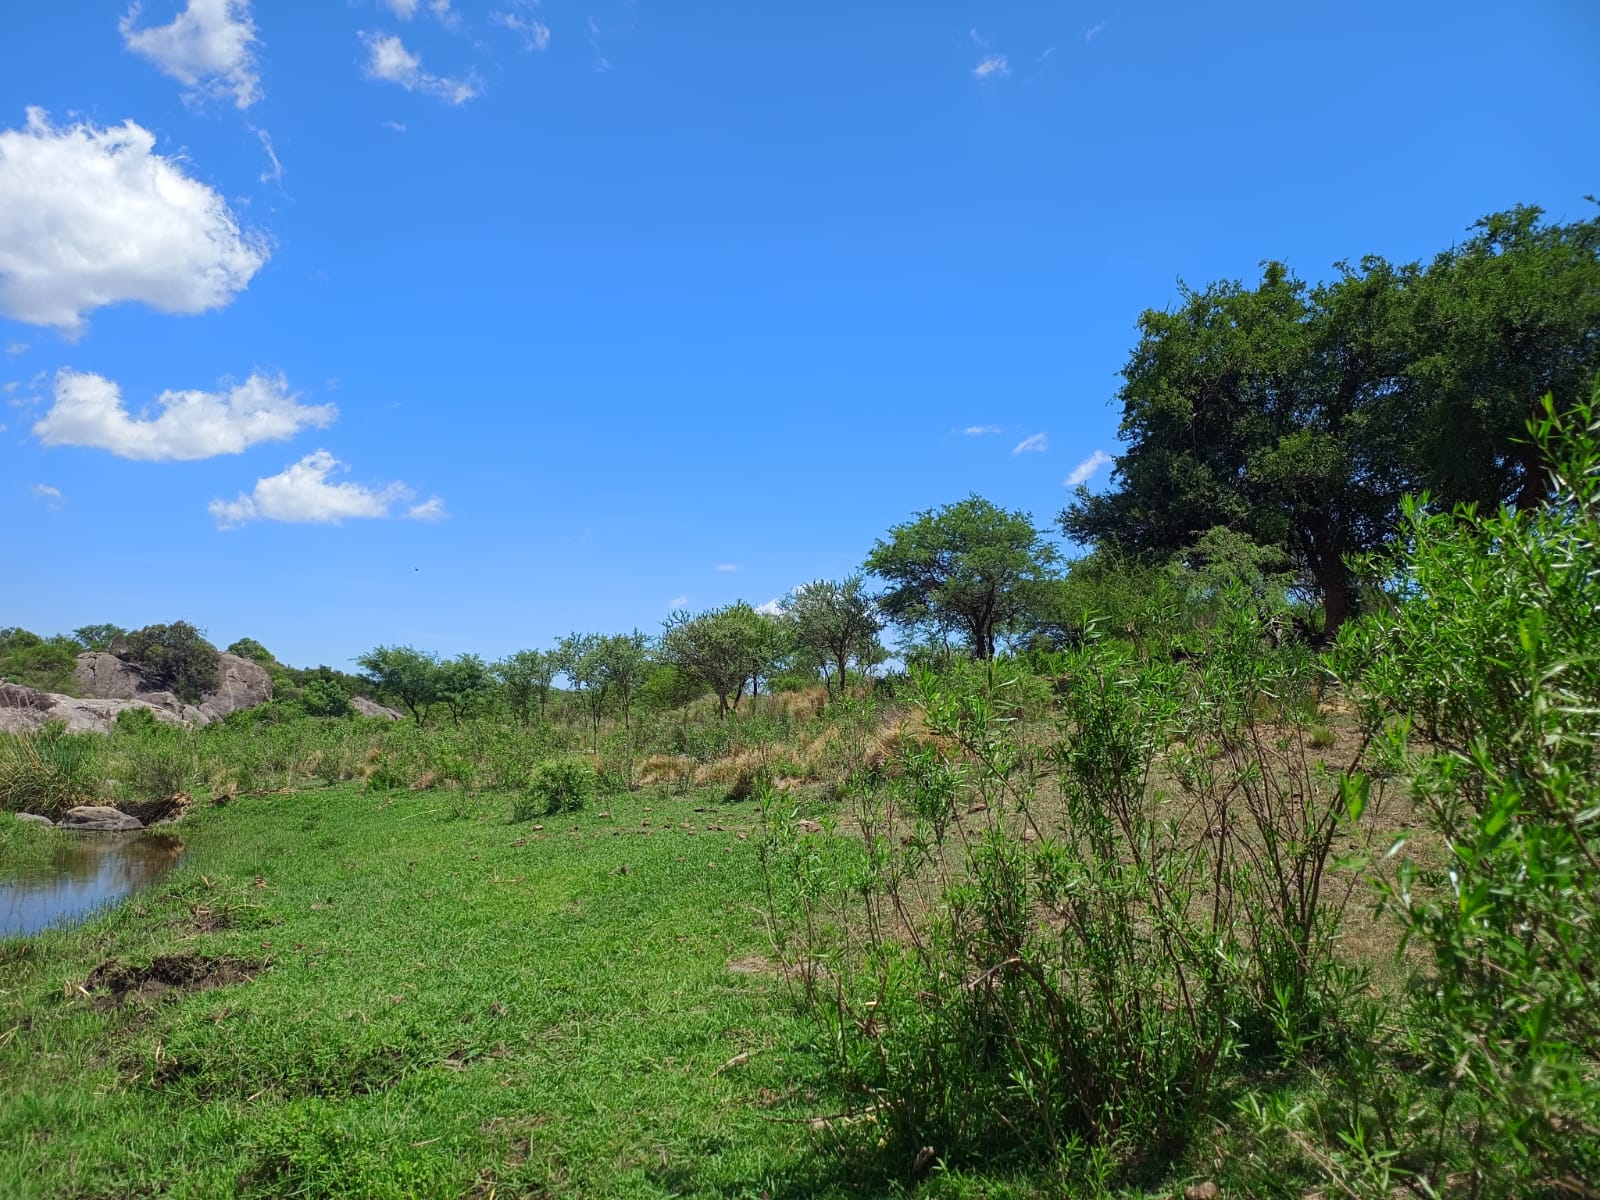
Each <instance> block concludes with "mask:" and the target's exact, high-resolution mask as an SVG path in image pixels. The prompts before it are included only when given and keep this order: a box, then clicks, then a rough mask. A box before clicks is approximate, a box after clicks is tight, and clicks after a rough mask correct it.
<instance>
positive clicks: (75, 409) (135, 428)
mask: <svg viewBox="0 0 1600 1200" xmlns="http://www.w3.org/2000/svg"><path fill="white" fill-rule="evenodd" d="M156 408H157V410H158V411H157V412H156V413H155V414H154V415H151V414H148V413H140V414H138V415H137V416H136V415H134V414H132V413H130V412H129V411H128V409H127V407H126V406H125V405H124V404H123V402H122V389H121V388H119V387H118V386H117V385H116V384H115V383H113V382H112V381H111V380H109V379H106V378H105V377H104V376H101V375H94V374H90V373H87V372H79V371H71V370H62V371H60V372H58V373H57V374H56V382H55V402H54V403H53V404H52V405H51V406H50V411H49V412H47V413H45V415H44V416H43V417H41V418H40V419H39V420H38V421H37V422H36V423H35V424H34V426H33V432H34V434H35V435H36V436H37V437H38V438H39V440H40V441H41V442H43V443H44V444H45V445H47V446H92V447H94V448H95V449H98V450H109V451H110V452H111V453H112V454H115V455H116V456H117V457H119V458H133V459H140V460H142V461H145V462H160V461H170V460H191V459H197V458H212V457H214V456H216V455H219V454H239V453H241V452H242V451H244V450H247V449H248V448H249V447H251V446H254V445H256V444H257V443H259V442H274V441H283V440H285V439H286V438H290V437H293V436H294V435H295V434H296V433H298V432H299V431H300V430H302V429H305V428H307V427H314V428H317V429H325V428H326V427H327V426H329V425H330V424H332V423H333V420H334V418H335V417H336V416H338V410H337V409H335V408H334V406H333V405H331V404H301V403H300V401H299V397H298V396H296V395H295V394H294V393H293V392H291V391H290V390H289V383H288V381H287V380H286V379H284V378H283V376H281V375H278V376H270V375H260V374H256V375H251V376H250V378H248V379H246V380H245V381H244V382H243V383H240V384H234V385H233V386H230V387H225V388H224V389H223V390H221V391H215V392H202V391H187V392H178V391H166V392H162V393H161V394H160V395H159V396H157V397H156Z"/></svg>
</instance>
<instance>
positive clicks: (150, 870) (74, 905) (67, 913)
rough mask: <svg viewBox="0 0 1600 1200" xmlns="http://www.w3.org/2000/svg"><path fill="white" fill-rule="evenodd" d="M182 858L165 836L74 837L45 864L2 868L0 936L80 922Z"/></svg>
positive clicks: (180, 845)
mask: <svg viewBox="0 0 1600 1200" xmlns="http://www.w3.org/2000/svg"><path fill="white" fill-rule="evenodd" d="M182 857H183V842H182V841H180V840H179V839H178V838H176V837H174V836H173V835H171V834H167V833H135V834H75V835H73V837H72V838H71V839H70V840H64V841H63V843H62V845H61V846H60V847H59V848H58V849H57V850H56V852H55V854H54V856H53V857H52V859H51V861H50V864H49V865H48V866H41V865H29V866H26V867H23V868H21V869H7V868H5V867H4V866H3V865H0V937H23V936H26V935H27V934H30V933H37V932H39V930H41V929H45V928H47V927H49V926H51V925H63V924H69V923H71V922H73V921H81V920H83V919H84V918H85V917H87V916H89V915H90V914H91V913H93V912H95V911H96V910H97V909H100V908H103V907H105V906H106V905H108V904H113V903H115V902H116V901H118V900H121V899H123V898H124V897H126V896H128V895H131V894H132V893H133V892H136V891H138V890H139V889H140V888H142V887H145V886H147V885H149V884H151V883H154V882H155V881H156V880H157V879H159V878H161V876H163V875H165V874H166V873H167V872H168V871H170V870H171V869H172V868H173V867H175V866H176V865H177V864H178V860H179V859H181V858H182Z"/></svg>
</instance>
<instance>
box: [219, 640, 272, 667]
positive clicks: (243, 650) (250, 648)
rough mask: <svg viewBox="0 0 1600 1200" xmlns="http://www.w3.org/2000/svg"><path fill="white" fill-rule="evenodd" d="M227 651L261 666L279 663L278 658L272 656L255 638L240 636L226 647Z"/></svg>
mask: <svg viewBox="0 0 1600 1200" xmlns="http://www.w3.org/2000/svg"><path fill="white" fill-rule="evenodd" d="M228 653H229V654H236V655H238V656H239V657H240V658H247V659H249V660H250V661H251V662H253V663H256V664H258V665H260V666H263V667H275V666H278V665H279V663H278V660H277V659H276V658H274V657H273V656H272V651H270V650H268V649H267V648H266V647H265V646H263V645H262V644H261V643H260V642H258V641H256V640H255V638H248V637H247V638H240V639H239V640H238V641H236V642H234V643H233V645H231V646H229V647H228Z"/></svg>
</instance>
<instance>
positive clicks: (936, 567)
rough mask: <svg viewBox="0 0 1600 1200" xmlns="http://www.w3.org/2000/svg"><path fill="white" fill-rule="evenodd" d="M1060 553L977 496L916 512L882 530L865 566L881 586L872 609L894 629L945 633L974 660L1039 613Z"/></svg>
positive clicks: (1029, 524) (1023, 516)
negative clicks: (960, 639) (955, 636)
mask: <svg viewBox="0 0 1600 1200" xmlns="http://www.w3.org/2000/svg"><path fill="white" fill-rule="evenodd" d="M1059 558H1060V555H1059V554H1058V552H1057V551H1056V548H1055V547H1054V546H1053V545H1051V544H1050V543H1049V542H1047V541H1046V540H1045V539H1044V536H1043V535H1042V534H1041V533H1040V532H1039V531H1038V530H1037V529H1035V528H1034V526H1033V518H1032V517H1030V516H1029V515H1028V514H1027V513H1025V512H1007V511H1005V510H1004V509H1002V508H998V507H996V506H995V505H993V504H991V503H990V502H989V501H987V500H985V499H983V498H982V497H981V496H969V497H967V498H966V499H965V500H961V501H958V502H957V503H955V504H947V505H945V506H944V507H942V508H938V509H929V510H927V511H926V512H921V513H918V514H917V515H916V516H915V517H913V518H912V519H911V520H910V521H907V522H906V523H905V524H903V525H896V526H895V527H894V528H893V529H891V530H889V536H888V538H887V540H885V539H879V541H878V542H877V543H876V544H875V545H874V546H873V548H872V553H871V554H869V555H868V556H867V561H866V569H867V570H868V571H870V572H871V573H872V574H874V575H877V576H878V577H879V578H881V579H884V580H886V581H888V584H889V587H888V590H887V591H885V592H884V593H883V594H882V595H880V596H879V597H878V599H877V603H878V607H879V608H880V609H881V610H882V611H883V613H884V614H885V615H886V616H888V617H889V618H890V619H891V620H894V621H897V622H899V623H900V624H902V625H906V626H910V627H914V628H925V629H931V630H934V631H940V632H944V631H952V632H956V633H959V634H961V635H962V636H964V637H965V638H966V640H967V643H968V646H969V647H970V649H971V651H972V653H973V654H974V655H975V656H977V657H978V658H981V659H991V658H993V657H994V655H995V649H996V645H997V642H998V639H999V638H1001V637H1003V636H1005V635H1006V634H1009V633H1015V632H1020V631H1021V630H1022V629H1023V628H1025V627H1026V626H1027V625H1028V624H1029V622H1030V621H1031V620H1032V619H1033V617H1034V615H1035V614H1036V613H1037V612H1038V611H1039V606H1040V603H1041V599H1042V589H1044V588H1045V587H1047V586H1048V583H1049V581H1050V580H1051V579H1052V578H1053V577H1054V572H1055V566H1056V563H1057V561H1058V560H1059Z"/></svg>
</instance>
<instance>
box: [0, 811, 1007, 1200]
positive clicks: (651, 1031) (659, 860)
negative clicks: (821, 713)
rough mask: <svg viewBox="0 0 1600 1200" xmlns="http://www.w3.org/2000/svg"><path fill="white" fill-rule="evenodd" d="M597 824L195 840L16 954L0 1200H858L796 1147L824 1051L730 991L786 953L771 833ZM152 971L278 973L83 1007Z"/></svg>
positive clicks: (754, 999)
mask: <svg viewBox="0 0 1600 1200" xmlns="http://www.w3.org/2000/svg"><path fill="white" fill-rule="evenodd" d="M607 803H608V802H606V801H601V802H599V803H597V804H594V805H591V807H590V808H589V810H588V811H586V812H582V813H579V814H574V815H569V816H563V817H559V818H550V819H546V820H544V821H543V825H544V828H543V829H542V830H536V829H535V828H534V825H535V824H536V823H523V824H511V823H509V822H508V820H507V816H508V814H509V812H510V808H511V801H510V798H509V797H506V798H501V799H493V800H489V799H481V798H480V799H476V800H472V801H469V802H462V801H460V800H459V799H457V800H452V799H451V798H449V797H446V796H442V795H440V794H437V793H434V794H427V793H413V792H403V793H395V794H392V795H384V794H373V793H367V792H362V791H360V790H358V789H356V788H355V787H350V786H345V787H339V788H335V789H331V790H325V791H308V792H300V793H297V794H289V795H277V796H260V797H252V798H245V799H240V800H238V801H236V802H235V803H233V804H231V805H229V806H227V807H224V808H217V809H212V808H205V809H203V810H198V811H195V812H193V813H191V814H190V816H189V817H187V818H186V819H185V820H184V822H183V824H182V825H181V826H179V827H178V828H179V830H180V831H181V832H182V835H183V836H184V837H185V839H186V840H187V843H188V848H189V849H188V855H187V858H186V859H185V861H184V862H183V864H182V865H181V866H180V867H178V868H177V869H175V870H174V871H173V872H172V873H171V874H169V875H167V876H166V877H165V878H164V879H162V880H161V881H160V882H158V883H157V884H155V885H154V886H153V887H152V888H150V889H149V890H147V891H145V892H143V893H141V894H139V895H138V896H136V897H135V898H134V899H133V900H132V901H130V902H129V903H128V904H126V905H124V906H123V907H122V908H120V909H117V910H115V911H113V912H111V913H109V914H106V915H104V916H101V917H99V918H97V919H95V920H93V921H92V922H90V923H88V924H86V925H83V926H80V927H77V928H74V929H70V930H64V931H54V932H49V933H46V934H44V935H41V936H39V937H36V938H33V939H28V940H26V941H20V940H13V941H9V942H0V1079H4V1081H5V1087H4V1088H3V1089H0V1196H8V1197H12V1196H15V1197H34V1196H38V1197H45V1196H49V1197H63V1196H81V1197H89V1196H129V1195H138V1196H144V1195H159V1196H205V1197H215V1196H227V1195H250V1196H370V1197H386V1196H417V1195H428V1196H452V1195H476V1196H483V1197H487V1196H490V1195H494V1196H498V1197H507V1196H538V1195H546V1194H549V1195H574V1194H579V1195H606V1196H665V1195H718V1196H730V1197H731V1196H750V1197H757V1196H762V1195H764V1194H765V1195H770V1196H800V1195H812V1194H827V1193H836V1194H852V1193H853V1192H854V1189H853V1188H852V1186H851V1184H850V1183H849V1182H848V1179H849V1176H850V1172H849V1171H847V1170H846V1169H845V1166H844V1163H843V1161H842V1160H841V1159H840V1157H839V1156H838V1155H837V1154H835V1153H833V1152H831V1151H830V1150H829V1148H828V1147H826V1146H823V1145H821V1144H820V1143H819V1141H818V1139H817V1137H816V1135H814V1134H812V1133H811V1132H810V1131H809V1129H808V1128H807V1126H806V1124H805V1122H804V1119H805V1118H807V1117H811V1116H815V1115H818V1114H825V1113H831V1112H834V1111H836V1109H835V1108H834V1107H832V1106H833V1105H835V1104H837V1097H836V1096H833V1095H831V1094H830V1093H829V1091H828V1088H827V1085H826V1083H825V1082H824V1080H825V1078H826V1069H825V1068H826V1064H825V1062H824V1056H823V1054H822V1053H821V1052H820V1051H819V1050H818V1049H817V1048H816V1047H815V1046H814V1045H813V1044H812V1043H813V1038H814V1037H815V1033H814V1031H813V1029H812V1027H810V1026H808V1025H806V1024H804V1023H803V1022H801V1021H799V1020H798V1018H796V1017H795V1016H794V1013H793V1010H792V1009H791V1008H790V1006H789V1004H788V1002H787V1000H786V998H785V995H784V989H783V985H782V983H781V981H780V980H778V979H775V978H773V977H772V976H770V975H767V974H760V973H757V974H743V973H737V972H733V971H730V970H729V963H730V961H734V960H739V959H741V958H745V957H747V956H750V955H759V954H762V953H763V952H764V951H765V950H766V944H765V939H764V935H763V933H762V924H761V920H760V917H759V912H758V909H759V906H760V903H761V885H760V873H759V866H758V863H757V851H756V843H757V834H756V832H755V830H754V826H755V822H756V813H755V809H754V807H753V806H752V805H743V806H735V805H728V806H717V805H716V804H715V802H713V801H711V800H707V799H704V798H695V797H688V798H681V799H673V800H663V799H660V798H659V797H652V796H648V795H646V794H644V793H640V794H638V795H634V796H631V797H627V798H618V799H615V800H613V801H611V802H609V803H610V808H609V815H608V816H607V815H602V812H601V811H600V810H603V809H605V808H606V807H607ZM700 807H707V808H708V811H704V812H696V811H694V810H695V809H696V808H700ZM647 808H649V809H653V810H654V811H646V809H647ZM646 820H649V821H650V822H652V823H651V824H650V825H649V826H646V825H644V824H643V822H644V821H646ZM680 823H689V824H692V826H693V829H692V831H691V830H685V829H682V828H680V827H679V826H680ZM708 823H709V824H720V825H723V826H726V830H725V831H722V832H717V831H709V830H707V829H706V828H705V827H706V825H707V824H708ZM7 824H8V825H9V824H10V823H9V822H7ZM647 828H648V829H649V830H651V831H652V832H651V833H649V834H648V835H646V834H645V833H644V832H643V831H644V830H645V829H647ZM740 830H748V831H749V837H748V839H747V840H741V839H740V838H739V837H738V831H740ZM22 832H26V831H16V832H13V831H11V830H9V829H0V838H4V839H5V841H4V842H3V844H0V848H4V847H9V846H10V845H11V842H12V840H13V839H14V838H15V837H16V836H17V834H18V833H22ZM523 839H527V840H526V841H525V842H524V844H522V845H516V844H514V843H516V842H518V841H522V840H523ZM157 955H202V956H230V957H231V958H232V959H234V960H237V961H238V962H240V963H244V964H247V965H248V964H255V963H261V964H264V969H262V970H260V971H259V973H255V974H254V977H253V978H249V979H247V980H242V981H238V982H234V983H231V984H229V985H227V986H223V987H216V988H206V989H192V988H175V989H173V990H170V991H167V992H166V993H164V994H161V995H130V996H128V997H126V998H125V999H124V1000H123V1001H122V1002H121V1003H116V1004H112V1003H110V1002H109V1000H108V998H107V997H106V996H105V994H104V992H103V991H98V992H97V991H95V989H93V988H91V989H90V991H91V992H95V994H94V995H86V994H85V993H84V992H83V991H82V990H80V985H82V984H84V983H85V981H86V980H87V979H88V977H89V975H90V972H91V971H93V970H94V968H95V967H96V966H97V965H99V964H101V963H103V962H105V961H106V960H111V959H115V960H116V961H117V962H118V963H120V964H122V965H124V966H130V965H131V966H135V967H138V966H143V965H145V964H148V963H149V962H150V961H151V959H152V958H153V957H155V956H157ZM250 973H251V972H250V971H248V970H246V974H250ZM742 1054H743V1055H748V1056H749V1057H748V1059H747V1060H744V1061H741V1062H740V1063H739V1064H737V1065H733V1066H727V1067H726V1068H725V1067H724V1064H728V1063H729V1062H730V1060H734V1059H735V1058H736V1056H739V1055H742ZM908 1179H909V1177H908ZM860 1186H861V1187H862V1188H863V1189H864V1191H865V1194H880V1193H881V1192H882V1191H883V1190H884V1188H885V1187H887V1186H889V1181H884V1182H883V1183H881V1184H878V1185H872V1184H862V1185H860ZM854 1194H860V1193H854ZM990 1194H994V1192H993V1190H992V1189H991V1191H990Z"/></svg>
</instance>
